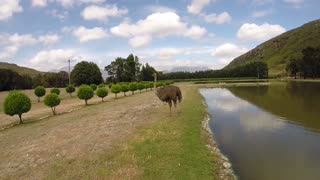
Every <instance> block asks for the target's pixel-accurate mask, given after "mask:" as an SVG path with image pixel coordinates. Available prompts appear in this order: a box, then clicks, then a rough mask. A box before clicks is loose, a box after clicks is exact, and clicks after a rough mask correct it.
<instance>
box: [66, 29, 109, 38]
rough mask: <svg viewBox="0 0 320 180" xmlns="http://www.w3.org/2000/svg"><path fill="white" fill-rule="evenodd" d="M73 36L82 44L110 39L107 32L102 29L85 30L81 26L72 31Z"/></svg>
mask: <svg viewBox="0 0 320 180" xmlns="http://www.w3.org/2000/svg"><path fill="white" fill-rule="evenodd" d="M72 34H73V35H74V36H75V37H77V38H78V39H79V41H80V42H88V41H92V40H97V39H103V38H106V37H108V33H107V30H105V29H103V28H101V27H94V28H91V29H89V28H85V27H83V26H80V27H78V28H74V29H73V30H72Z"/></svg>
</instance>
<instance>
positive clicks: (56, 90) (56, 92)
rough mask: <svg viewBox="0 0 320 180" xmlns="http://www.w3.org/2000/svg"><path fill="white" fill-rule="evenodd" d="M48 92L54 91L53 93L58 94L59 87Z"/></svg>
mask: <svg viewBox="0 0 320 180" xmlns="http://www.w3.org/2000/svg"><path fill="white" fill-rule="evenodd" d="M50 93H55V94H57V95H59V94H60V89H59V88H52V89H51V91H50Z"/></svg>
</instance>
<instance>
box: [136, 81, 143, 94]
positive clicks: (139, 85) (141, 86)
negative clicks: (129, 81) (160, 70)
mask: <svg viewBox="0 0 320 180" xmlns="http://www.w3.org/2000/svg"><path fill="white" fill-rule="evenodd" d="M137 88H138V90H139V91H140V93H141V90H142V89H144V85H143V83H138V84H137Z"/></svg>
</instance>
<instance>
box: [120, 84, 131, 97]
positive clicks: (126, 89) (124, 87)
mask: <svg viewBox="0 0 320 180" xmlns="http://www.w3.org/2000/svg"><path fill="white" fill-rule="evenodd" d="M128 91H129V86H128V84H122V85H121V92H123V95H124V96H127V95H126V92H128Z"/></svg>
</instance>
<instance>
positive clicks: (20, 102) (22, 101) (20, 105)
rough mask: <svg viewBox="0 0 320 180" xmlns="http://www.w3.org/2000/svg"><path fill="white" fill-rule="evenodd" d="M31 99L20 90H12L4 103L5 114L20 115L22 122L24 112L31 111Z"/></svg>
mask: <svg viewBox="0 0 320 180" xmlns="http://www.w3.org/2000/svg"><path fill="white" fill-rule="evenodd" d="M30 109H31V100H30V98H29V97H28V96H27V95H25V94H23V93H22V92H19V91H11V92H10V93H9V95H8V96H7V97H6V98H5V100H4V103H3V110H4V113H5V114H8V115H10V116H14V115H18V116H19V119H20V124H22V123H23V121H22V117H21V116H22V114H23V113H26V112H28V111H30Z"/></svg>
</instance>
